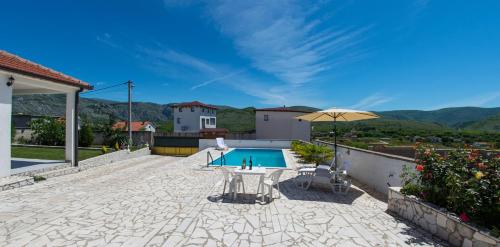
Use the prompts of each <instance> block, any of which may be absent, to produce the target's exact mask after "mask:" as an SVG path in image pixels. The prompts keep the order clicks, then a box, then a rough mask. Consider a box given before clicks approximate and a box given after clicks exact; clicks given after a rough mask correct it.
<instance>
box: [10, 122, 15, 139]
mask: <svg viewBox="0 0 500 247" xmlns="http://www.w3.org/2000/svg"><path fill="white" fill-rule="evenodd" d="M15 138H16V125H14V122H12V124H11V125H10V141H11V142H14V139H15Z"/></svg>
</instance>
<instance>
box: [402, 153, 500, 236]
mask: <svg viewBox="0 0 500 247" xmlns="http://www.w3.org/2000/svg"><path fill="white" fill-rule="evenodd" d="M415 162H416V163H417V165H416V166H415V168H414V169H409V170H404V171H403V174H402V178H403V188H402V190H401V191H402V192H403V193H404V194H407V195H415V196H418V197H419V198H421V199H423V200H425V201H428V202H431V203H433V204H436V205H438V206H441V207H445V208H447V209H448V210H450V211H451V212H454V213H456V214H457V215H459V216H460V218H461V219H462V220H463V221H469V220H472V221H473V222H475V223H477V224H480V225H483V226H486V227H488V228H490V229H499V228H500V156H498V155H497V156H493V157H492V156H488V155H487V154H481V153H480V152H479V151H477V150H471V149H457V150H455V151H453V152H451V153H450V154H449V155H448V157H447V158H443V157H441V156H440V155H438V154H437V153H436V152H435V150H434V149H433V148H432V147H431V146H425V145H418V146H417V150H416V159H415ZM413 173H416V175H412V174H413Z"/></svg>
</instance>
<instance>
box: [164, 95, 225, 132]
mask: <svg viewBox="0 0 500 247" xmlns="http://www.w3.org/2000/svg"><path fill="white" fill-rule="evenodd" d="M172 110H173V113H174V132H176V133H199V132H200V130H202V129H213V128H217V107H215V106H212V105H207V104H204V103H201V102H199V101H193V102H185V103H179V104H175V105H173V106H172Z"/></svg>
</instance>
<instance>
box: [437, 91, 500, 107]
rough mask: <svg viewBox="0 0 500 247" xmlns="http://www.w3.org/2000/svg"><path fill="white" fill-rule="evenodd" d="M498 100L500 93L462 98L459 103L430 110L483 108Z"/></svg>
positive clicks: (441, 105)
mask: <svg viewBox="0 0 500 247" xmlns="http://www.w3.org/2000/svg"><path fill="white" fill-rule="evenodd" d="M497 99H500V91H496V92H491V93H484V94H480V95H475V96H472V97H469V98H462V99H460V100H457V101H453V102H449V103H445V104H440V105H436V106H433V107H430V108H429V110H436V109H442V108H449V107H463V106H475V107H483V106H486V105H488V104H489V103H491V102H493V101H495V100H497Z"/></svg>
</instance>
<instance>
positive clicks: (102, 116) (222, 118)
mask: <svg viewBox="0 0 500 247" xmlns="http://www.w3.org/2000/svg"><path fill="white" fill-rule="evenodd" d="M80 104H81V107H80V112H81V117H82V118H83V119H88V120H91V121H92V122H105V121H106V122H107V121H108V119H109V118H110V116H111V117H112V118H115V119H126V118H127V103H126V102H117V101H111V100H103V99H92V98H81V103H80ZM171 105H172V104H156V103H147V102H135V103H133V107H132V117H133V120H134V121H142V120H149V121H152V122H154V123H161V122H165V121H171V120H172V109H171ZM217 107H218V108H219V110H218V112H217V126H218V127H222V128H227V129H229V130H230V131H232V132H246V131H253V130H254V129H255V115H254V110H255V108H253V107H247V108H243V109H238V108H234V107H231V106H217ZM291 108H293V109H296V110H307V111H316V110H318V109H317V108H313V107H308V106H292V107H291ZM64 112H65V97H64V95H26V96H15V97H14V100H13V113H24V114H32V115H50V116H63V115H64ZM377 114H379V115H381V116H382V118H381V119H377V120H371V121H362V122H354V123H349V124H347V126H354V127H355V128H356V129H367V130H368V129H370V128H372V129H378V130H381V131H382V132H383V133H385V132H388V133H390V132H392V131H396V130H400V131H405V130H412V131H413V132H414V131H417V132H424V133H425V132H426V131H438V130H440V131H449V130H456V129H467V130H478V131H493V132H499V131H500V127H499V126H500V107H497V108H479V107H457V108H446V109H440V110H435V111H418V110H398V111H382V112H377ZM313 126H315V131H321V130H325V131H326V130H327V129H328V126H330V125H328V124H327V123H324V124H323V123H321V124H314V125H313ZM340 126H342V125H340Z"/></svg>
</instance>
